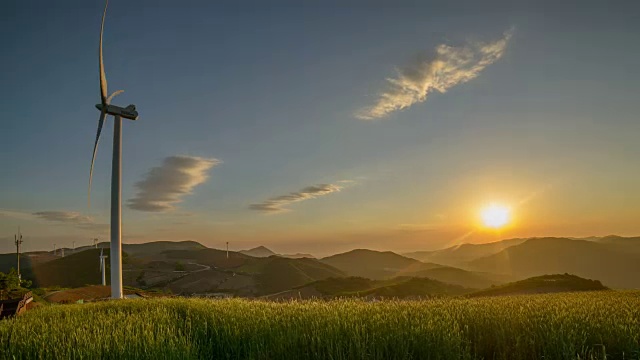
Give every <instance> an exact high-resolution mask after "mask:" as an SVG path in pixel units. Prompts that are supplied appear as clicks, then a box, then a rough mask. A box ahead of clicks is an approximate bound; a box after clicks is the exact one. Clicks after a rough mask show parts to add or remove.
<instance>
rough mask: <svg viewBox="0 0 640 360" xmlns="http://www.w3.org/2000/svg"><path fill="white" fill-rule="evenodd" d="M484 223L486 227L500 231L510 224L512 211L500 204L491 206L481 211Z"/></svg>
mask: <svg viewBox="0 0 640 360" xmlns="http://www.w3.org/2000/svg"><path fill="white" fill-rule="evenodd" d="M480 217H481V219H482V223H483V224H484V226H486V227H490V228H494V229H498V228H501V227H503V226H505V225H506V224H507V223H509V219H510V210H509V208H508V207H506V206H504V205H500V204H495V203H494V204H490V205H488V206H487V207H485V208H483V209H482V210H481V211H480Z"/></svg>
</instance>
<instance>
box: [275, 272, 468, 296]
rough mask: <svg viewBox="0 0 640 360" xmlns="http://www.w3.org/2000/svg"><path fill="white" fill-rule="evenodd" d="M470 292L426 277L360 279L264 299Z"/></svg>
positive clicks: (323, 283) (324, 282) (329, 282)
mask: <svg viewBox="0 0 640 360" xmlns="http://www.w3.org/2000/svg"><path fill="white" fill-rule="evenodd" d="M471 291H472V290H470V289H467V288H464V287H462V286H457V285H452V284H447V283H443V282H440V281H437V280H432V279H427V278H413V277H397V278H393V279H389V280H370V279H366V278H362V277H345V278H329V279H324V280H319V281H314V282H312V283H310V284H306V285H303V286H299V287H296V288H294V289H292V290H290V291H285V292H281V293H276V294H272V295H270V296H268V298H269V299H273V300H275V299H309V298H340V297H375V298H418V297H420V298H422V297H433V296H453V295H461V294H467V293H469V292H471Z"/></svg>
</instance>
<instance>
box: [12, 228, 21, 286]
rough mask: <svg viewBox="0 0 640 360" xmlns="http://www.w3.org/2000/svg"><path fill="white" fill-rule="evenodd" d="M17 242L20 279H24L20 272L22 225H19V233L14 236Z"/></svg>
mask: <svg viewBox="0 0 640 360" xmlns="http://www.w3.org/2000/svg"><path fill="white" fill-rule="evenodd" d="M13 238H14V240H15V243H16V255H17V260H18V281H20V282H21V281H22V275H21V274H20V247H21V246H22V233H21V232H20V227H19V226H18V233H17V234H15V235H14V236H13Z"/></svg>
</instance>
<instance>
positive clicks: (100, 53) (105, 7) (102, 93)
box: [99, 0, 109, 105]
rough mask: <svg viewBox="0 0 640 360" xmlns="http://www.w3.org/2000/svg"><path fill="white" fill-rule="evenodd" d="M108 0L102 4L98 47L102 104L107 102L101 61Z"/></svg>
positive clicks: (105, 81) (105, 77) (105, 78)
mask: <svg viewBox="0 0 640 360" xmlns="http://www.w3.org/2000/svg"><path fill="white" fill-rule="evenodd" d="M108 5H109V0H107V2H106V3H105V4H104V12H103V13H102V23H101V24H100V49H99V55H100V56H99V61H100V100H101V102H102V105H105V104H106V103H107V76H106V75H105V73H104V62H103V61H102V34H103V33H104V18H105V17H107V6H108Z"/></svg>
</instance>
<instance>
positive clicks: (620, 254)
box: [468, 238, 640, 288]
mask: <svg viewBox="0 0 640 360" xmlns="http://www.w3.org/2000/svg"><path fill="white" fill-rule="evenodd" d="M631 244H635V243H631ZM638 245H640V243H638ZM638 245H627V246H630V247H633V248H635V246H638ZM468 266H469V268H471V269H474V270H477V271H485V272H491V273H503V274H509V275H511V276H513V277H514V278H516V279H524V278H528V277H533V276H539V275H546V274H559V273H570V274H575V275H577V276H580V277H584V278H589V279H597V280H600V281H602V283H603V284H604V285H606V286H609V287H613V288H640V276H638V274H640V256H639V255H638V254H637V253H635V252H633V251H630V250H628V248H627V247H624V246H620V245H619V244H610V243H606V241H605V242H601V241H587V240H572V239H566V238H539V239H529V240H527V241H525V242H523V243H522V244H519V245H514V246H511V247H509V248H507V249H505V250H502V251H500V252H498V253H496V254H493V255H490V256H486V257H483V258H480V259H476V260H473V261H471V262H469V263H468Z"/></svg>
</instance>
